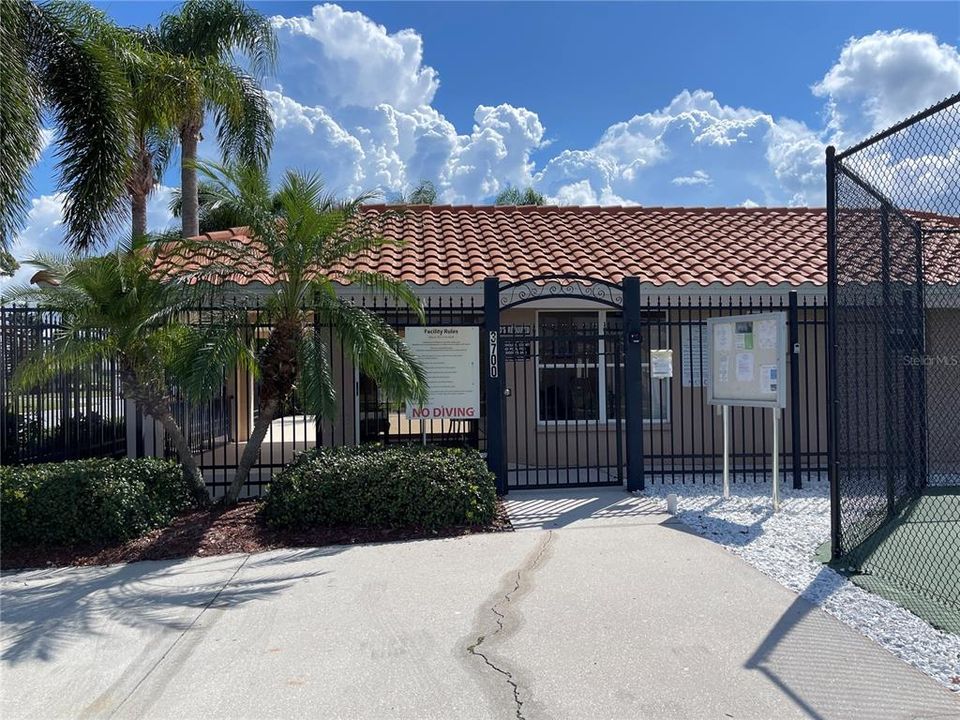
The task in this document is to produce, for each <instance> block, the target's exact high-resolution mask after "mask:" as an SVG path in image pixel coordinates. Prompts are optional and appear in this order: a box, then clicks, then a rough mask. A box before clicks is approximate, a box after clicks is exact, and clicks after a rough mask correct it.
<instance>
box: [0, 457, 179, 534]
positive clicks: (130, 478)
mask: <svg viewBox="0 0 960 720" xmlns="http://www.w3.org/2000/svg"><path fill="white" fill-rule="evenodd" d="M191 504H192V500H191V496H190V491H189V488H188V487H187V484H186V482H185V481H184V478H183V470H182V469H181V468H180V466H179V465H178V464H176V463H173V462H169V461H166V460H158V459H154V458H144V459H139V460H127V459H119V460H113V459H100V458H96V459H90V460H74V461H69V462H60V463H45V464H39V465H22V466H17V467H3V468H0V533H2V539H3V542H4V543H10V544H34V545H74V544H80V543H96V542H110V541H120V540H127V539H129V538H133V537H137V536H139V535H142V534H143V533H145V532H146V531H148V530H151V529H153V528H156V527H161V526H163V525H166V524H168V523H169V522H170V521H171V520H172V519H173V518H174V517H175V516H176V515H177V514H178V513H180V512H182V511H183V510H185V509H187V508H189V507H190V506H191Z"/></svg>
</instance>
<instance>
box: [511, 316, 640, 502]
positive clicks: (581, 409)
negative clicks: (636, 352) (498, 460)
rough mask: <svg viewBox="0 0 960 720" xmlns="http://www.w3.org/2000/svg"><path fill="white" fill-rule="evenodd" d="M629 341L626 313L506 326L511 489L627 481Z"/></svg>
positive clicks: (544, 319) (554, 318)
mask: <svg viewBox="0 0 960 720" xmlns="http://www.w3.org/2000/svg"><path fill="white" fill-rule="evenodd" d="M622 341H623V324H622V321H621V319H620V317H619V313H616V314H614V313H609V314H608V313H600V314H599V315H598V314H596V313H577V312H576V311H571V312H550V313H543V314H541V315H540V316H538V318H537V321H536V323H535V324H533V325H508V326H501V329H500V342H501V343H502V344H503V357H504V365H503V372H504V382H505V383H506V388H505V391H504V395H505V398H504V405H505V430H506V454H507V485H508V487H509V488H510V489H519V488H538V487H576V486H584V485H622V484H623V479H624V472H623V471H624V462H625V454H624V436H623V431H624V423H623V410H624V401H623V377H624V373H623V350H622V348H623V345H622Z"/></svg>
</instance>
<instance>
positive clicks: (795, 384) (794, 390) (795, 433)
mask: <svg viewBox="0 0 960 720" xmlns="http://www.w3.org/2000/svg"><path fill="white" fill-rule="evenodd" d="M799 315H800V311H799V308H798V306H797V291H796V290H791V291H790V305H789V312H788V314H787V322H788V327H789V328H790V340H789V348H790V349H789V352H790V456H791V458H792V459H791V461H790V462H791V464H792V465H793V489H794V490H799V489H800V488H801V487H803V483H802V481H801V479H800V317H799ZM808 442H809V439H808Z"/></svg>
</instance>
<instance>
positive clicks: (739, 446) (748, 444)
mask: <svg viewBox="0 0 960 720" xmlns="http://www.w3.org/2000/svg"><path fill="white" fill-rule="evenodd" d="M820 312H822V311H820ZM684 317H686V316H684ZM704 317H705V316H704ZM803 317H805V316H804V314H803V312H802V311H801V318H803ZM809 317H810V319H811V320H813V311H811V312H810V316H809ZM820 317H822V314H821V315H820ZM678 319H679V318H678V316H677V311H675V310H672V311H670V316H669V318H668V320H669V321H671V322H676V321H677V320H678ZM697 319H699V317H697ZM502 322H503V324H504V325H511V324H517V325H530V326H531V327H535V324H536V311H535V310H534V309H526V308H524V309H516V310H513V311H509V312H507V313H504V316H503V318H502ZM669 330H670V332H669V337H667V332H666V328H664V332H663V334H662V335H661V336H659V337H656V336H655V337H654V339H653V343H654V344H656V345H658V346H659V347H660V348H661V349H667V348H671V349H673V351H674V377H673V378H672V379H669V380H654V381H652V382H654V383H661V384H662V386H663V388H664V390H662V391H665V392H667V393H669V396H670V407H669V417H668V418H666V419H665V421H663V422H661V421H652V422H651V421H647V422H645V424H644V447H645V454H646V456H647V458H648V460H647V465H648V467H649V468H651V469H652V470H654V471H656V470H658V469H661V468H663V469H665V470H671V469H677V468H680V467H681V466H680V464H679V463H680V460H679V459H678V460H677V461H675V462H674V461H672V460H670V459H669V457H667V458H666V460H665V461H664V460H661V459H660V458H664V457H665V456H671V455H681V454H682V455H686V456H688V458H687V460H686V465H685V466H683V467H686V468H687V469H690V470H695V469H698V468H700V467H708V468H712V467H713V466H714V465H715V464H716V461H715V459H714V458H718V457H720V455H721V453H722V442H723V425H722V421H721V418H720V416H719V415H718V414H716V408H714V407H713V406H710V405H708V404H707V402H706V389H705V388H703V387H684V386H683V383H682V381H681V378H680V370H681V367H680V363H681V360H680V356H681V352H680V349H681V338H680V333H681V326H680V325H673V326H671V327H670V329H669ZM683 332H685V333H686V332H688V331H687V330H685V329H684V330H683ZM800 344H801V354H800V356H799V357H800V362H799V367H800V398H801V402H800V423H799V427H800V438H801V442H800V447H801V448H802V449H803V450H809V451H811V452H813V451H817V450H819V451H820V452H822V453H826V426H825V422H823V421H822V419H823V418H824V417H825V415H824V413H825V411H826V397H825V394H826V362H825V357H826V356H825V345H824V327H823V326H822V325H817V326H814V325H809V326H805V325H803V324H801V326H800ZM792 362H794V360H793V356H792V354H791V355H788V358H787V363H788V364H787V369H788V374H787V378H785V381H787V380H788V379H789V368H790V363H792ZM506 365H507V366H506V368H505V378H506V383H507V387H508V388H510V389H511V395H510V397H508V398H507V399H506V401H505V407H506V434H507V460H508V465H509V466H511V467H523V466H529V465H538V466H541V467H542V466H544V465H548V466H553V467H563V466H566V465H574V466H576V465H594V464H598V462H599V464H602V465H605V464H615V463H616V460H617V442H616V425H615V424H614V423H612V422H610V423H597V422H590V421H581V422H578V423H574V422H571V423H564V422H559V423H555V422H546V423H543V422H539V423H538V422H537V390H536V388H537V384H536V379H535V372H536V371H535V361H534V360H533V359H528V360H515V361H508V362H507V363H506ZM704 372H706V371H704ZM644 393H645V395H646V394H649V393H650V388H649V386H647V387H645V388H644ZM788 402H789V401H788ZM731 420H732V433H733V434H732V438H733V441H732V448H733V451H734V453H740V454H749V453H757V454H758V458H757V460H756V463H757V465H758V467H762V466H763V465H764V464H765V461H764V459H763V457H762V456H763V455H764V454H769V453H770V452H772V445H773V434H772V418H771V412H770V410H769V409H760V408H733V409H732V410H731ZM681 427H682V428H683V429H684V431H682V432H681V430H680V428H681ZM791 433H792V422H791V416H790V408H789V405H788V408H787V409H786V410H785V411H784V413H783V416H782V425H781V438H782V439H781V449H785V451H789V450H790V449H791V448H792V443H791ZM622 436H623V426H622V424H621V438H622ZM623 447H624V444H623V442H622V441H621V448H623ZM624 452H625V450H624ZM697 455H707V456H708V457H707V458H699V459H697V458H694V457H692V456H697ZM664 462H665V463H666V465H664V464H663V463H664ZM817 462H818V461H817V459H816V458H814V457H809V456H808V457H804V458H803V459H802V464H803V465H808V464H813V465H815V464H817ZM821 462H822V460H821ZM746 464H747V466H750V465H751V464H752V461H750V460H747V461H746Z"/></svg>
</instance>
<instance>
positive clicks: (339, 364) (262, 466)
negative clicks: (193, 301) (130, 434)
mask: <svg viewBox="0 0 960 720" xmlns="http://www.w3.org/2000/svg"><path fill="white" fill-rule="evenodd" d="M357 303H358V304H359V305H360V306H361V307H364V308H366V309H368V310H370V311H371V312H373V313H375V314H376V315H378V316H379V317H381V318H382V319H383V320H385V321H386V322H387V323H388V324H389V325H391V326H392V327H393V328H395V329H396V330H397V331H399V332H400V333H401V334H402V333H403V329H404V328H405V327H409V326H415V325H419V324H420V320H419V318H418V317H417V315H416V313H415V312H414V311H413V310H411V309H410V308H408V307H406V306H396V305H393V304H389V303H387V302H385V301H384V300H383V299H377V298H374V299H367V298H359V299H358V300H357ZM225 309H226V311H228V312H229V313H230V314H231V316H232V319H233V321H234V322H236V321H237V319H238V318H239V319H240V321H239V322H238V323H237V324H238V332H240V333H242V334H244V335H245V337H246V338H247V340H248V341H249V342H250V343H252V344H253V345H254V347H255V348H257V347H258V346H261V345H262V344H263V343H264V342H266V340H267V337H268V335H269V331H270V324H269V321H268V319H267V315H266V313H265V311H264V309H263V306H262V300H261V299H260V298H258V297H256V296H252V297H244V298H238V299H236V300H234V301H231V302H230V303H227V304H224V303H222V302H219V303H217V304H215V305H210V306H207V307H199V308H196V310H194V311H191V313H190V315H191V319H192V320H193V321H196V322H199V323H205V322H211V321H216V318H217V316H218V315H220V314H222V313H223V312H224V311H225ZM424 313H425V315H426V325H428V326H443V325H447V326H452V325H459V326H479V325H481V324H482V322H483V308H482V307H480V306H478V305H475V304H474V302H473V300H472V299H471V298H464V297H460V296H457V297H452V296H447V297H443V298H433V297H431V298H427V299H425V300H424ZM313 330H314V332H316V333H317V335H318V337H319V338H320V339H321V340H322V341H323V343H324V344H325V345H326V347H327V348H328V350H329V363H330V367H329V372H330V375H331V377H332V378H333V381H334V385H335V388H336V391H337V412H336V414H335V416H334V417H332V418H326V419H321V418H319V417H317V416H315V415H312V414H310V413H308V412H306V411H305V410H304V408H303V407H302V403H301V402H300V399H299V398H298V397H297V395H296V393H294V396H293V397H291V398H290V399H289V400H288V401H287V403H286V405H285V407H284V408H283V410H282V412H281V416H280V417H278V418H277V419H275V420H274V421H273V422H272V423H271V427H270V429H269V431H268V433H267V435H266V438H265V439H264V441H263V444H262V446H261V448H260V451H259V453H258V455H257V458H256V460H255V462H254V465H253V467H252V469H251V472H250V480H249V482H248V483H247V487H246V489H245V492H244V494H245V495H247V496H259V495H261V494H262V493H263V491H264V490H265V488H266V487H267V486H268V485H269V483H270V481H271V479H272V478H273V476H274V474H275V473H277V472H279V471H280V470H281V469H282V468H283V467H284V466H285V465H287V464H289V463H290V462H292V460H293V459H294V458H295V457H296V455H297V454H298V453H301V452H304V451H306V450H310V449H312V448H315V447H317V446H328V447H337V446H342V445H354V444H359V443H369V442H379V443H383V444H397V443H405V442H409V443H427V444H431V445H444V446H466V447H474V448H478V449H480V450H483V449H484V445H485V423H484V420H483V418H484V417H485V413H484V412H483V408H484V404H483V402H482V400H481V418H480V419H478V420H470V421H456V420H454V421H451V420H435V419H430V420H419V419H408V418H407V413H406V408H405V407H404V406H403V405H399V404H397V403H395V402H392V401H391V400H390V399H389V398H388V397H386V396H385V395H383V394H382V393H381V392H380V391H379V389H378V388H377V386H376V383H374V382H373V381H372V380H371V379H370V378H368V377H366V376H365V375H364V374H363V373H361V372H359V370H358V369H357V368H355V367H354V366H353V363H352V362H351V360H350V358H349V357H348V353H347V352H346V351H345V349H344V348H343V346H342V345H341V344H340V343H339V342H338V339H337V336H336V333H335V332H334V328H333V327H330V326H328V325H322V324H319V323H317V324H315V325H314V328H313ZM478 362H479V358H478ZM174 391H175V392H176V390H174ZM481 397H482V389H481ZM258 404H259V380H258V379H257V378H255V377H254V376H253V375H252V374H250V373H248V372H246V371H244V370H236V371H231V372H229V373H228V374H227V375H226V376H225V377H224V378H223V385H222V390H221V392H219V393H217V394H216V395H215V396H214V397H213V398H211V399H208V400H205V401H202V402H187V401H186V400H185V399H183V398H178V401H177V402H176V403H175V406H174V407H175V415H176V417H177V420H178V422H179V423H180V425H181V427H182V428H183V429H184V432H185V434H186V435H187V437H188V439H189V441H190V445H191V448H192V449H193V451H194V454H195V455H196V456H197V457H198V458H199V464H200V469H201V471H202V472H203V475H204V479H205V481H206V483H207V486H208V488H209V489H210V492H211V494H212V496H213V497H214V498H216V497H220V496H222V495H223V494H224V493H225V491H226V488H227V487H228V486H229V485H230V484H231V482H232V481H233V478H234V476H235V473H236V468H237V463H238V461H239V459H240V456H241V455H242V453H243V451H244V449H245V448H246V444H247V438H248V436H249V434H250V431H251V430H252V427H253V423H254V421H255V419H256V417H257V414H258ZM145 422H146V427H145V432H144V435H145V438H144V441H143V448H142V451H143V452H144V453H145V454H148V455H150V454H164V455H167V456H168V457H172V456H173V455H174V454H175V453H174V450H173V448H172V447H171V446H170V444H169V443H168V442H167V441H166V438H165V433H164V431H163V429H162V427H160V425H159V424H157V423H153V422H152V421H151V420H150V419H149V418H146V419H145Z"/></svg>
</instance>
